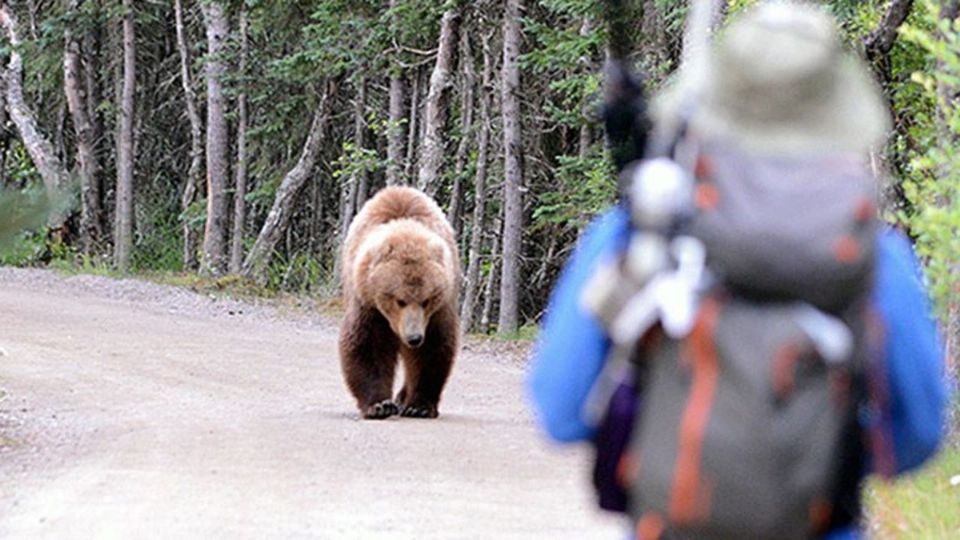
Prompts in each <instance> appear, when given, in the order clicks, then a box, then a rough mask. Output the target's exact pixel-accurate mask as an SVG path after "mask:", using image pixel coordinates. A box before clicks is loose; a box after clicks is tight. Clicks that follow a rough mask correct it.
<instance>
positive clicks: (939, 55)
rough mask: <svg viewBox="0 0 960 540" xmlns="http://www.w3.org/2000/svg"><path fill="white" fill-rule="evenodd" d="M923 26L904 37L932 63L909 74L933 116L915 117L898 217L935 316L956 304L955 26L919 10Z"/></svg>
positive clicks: (958, 155)
mask: <svg viewBox="0 0 960 540" xmlns="http://www.w3.org/2000/svg"><path fill="white" fill-rule="evenodd" d="M921 9H922V14H923V21H924V22H925V23H926V24H927V25H928V26H929V27H930V28H933V30H928V29H924V28H922V27H918V26H907V27H905V28H904V29H903V30H902V33H903V35H904V37H905V38H906V39H907V40H908V41H909V42H911V43H914V44H916V45H918V46H919V47H920V48H922V50H924V51H925V52H926V53H927V55H929V58H930V59H931V60H932V62H931V64H932V65H931V66H930V69H928V70H926V71H923V72H920V71H918V72H915V73H914V74H913V78H912V80H913V82H914V83H915V84H916V85H917V90H918V91H919V95H920V96H922V97H923V98H924V100H925V101H927V102H931V103H935V104H936V107H935V110H933V111H929V112H928V111H926V110H923V111H919V112H918V114H917V115H916V120H917V124H918V128H917V129H916V130H915V132H917V133H920V134H922V135H924V136H923V137H922V138H921V139H920V140H921V141H922V142H923V145H922V146H920V147H919V149H918V150H917V151H916V152H915V153H914V155H913V159H912V160H911V166H912V169H913V170H912V172H913V173H914V174H913V175H912V176H911V178H910V179H909V180H908V181H907V182H905V184H904V190H905V193H906V196H907V199H908V200H909V201H910V203H911V204H912V211H911V212H909V213H904V215H903V216H902V217H903V219H904V220H905V221H906V222H907V223H908V224H909V226H910V230H911V232H912V233H913V235H914V236H915V237H916V249H917V253H918V254H919V255H920V256H921V257H922V258H923V260H924V261H925V262H926V270H927V276H928V279H929V283H930V288H931V291H932V293H933V297H934V300H935V301H936V304H937V306H938V308H939V311H940V313H941V314H946V312H947V309H948V308H949V307H950V306H955V305H957V304H958V303H960V271H958V264H960V262H958V261H960V152H958V150H957V143H958V141H960V106H958V105H960V104H958V102H957V99H956V97H955V96H956V95H957V93H958V91H960V37H958V35H960V34H958V32H960V25H957V24H955V23H954V24H951V22H950V21H940V20H938V18H937V17H938V15H937V14H938V11H939V8H938V6H937V5H936V4H934V3H933V2H931V1H930V0H926V1H925V2H924V3H923V4H922V8H921Z"/></svg>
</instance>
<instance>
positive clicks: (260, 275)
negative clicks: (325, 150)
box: [240, 83, 336, 283]
mask: <svg viewBox="0 0 960 540" xmlns="http://www.w3.org/2000/svg"><path fill="white" fill-rule="evenodd" d="M333 93H336V87H335V84H334V83H331V84H329V85H327V87H326V88H325V89H324V92H323V95H322V96H321V97H320V102H319V103H318V104H317V108H316V110H315V111H314V113H313V122H312V123H311V124H310V132H309V133H308V134H307V140H306V141H305V142H304V143H303V150H302V151H301V152H300V159H299V160H298V161H297V164H296V165H294V166H293V168H292V169H290V170H289V171H288V172H287V174H286V175H284V177H283V181H281V182H280V187H279V188H277V194H276V196H275V197H274V199H273V206H272V207H271V208H270V213H269V214H267V219H266V221H265V222H264V223H263V228H261V229H260V234H259V235H257V241H256V242H255V243H254V245H253V248H252V249H251V250H250V253H249V254H248V255H247V258H246V260H244V262H243V267H242V268H241V270H240V273H241V274H242V275H243V276H244V277H247V278H251V279H254V280H256V281H257V282H259V283H263V282H264V281H265V277H266V276H265V270H266V268H267V266H268V265H269V264H270V261H271V260H272V259H273V255H274V249H275V248H276V246H277V243H278V242H279V241H280V238H281V237H282V236H283V233H284V232H285V231H286V229H287V226H288V225H289V223H290V216H291V214H292V213H293V209H294V206H295V204H296V202H297V194H298V193H300V190H301V189H302V188H303V185H304V184H305V183H306V181H307V179H308V178H310V172H311V171H312V170H313V166H314V164H315V163H316V160H317V155H318V154H319V152H320V143H321V142H322V141H323V138H324V135H325V133H326V131H327V121H328V119H329V114H330V111H329V101H330V95H331V94H333Z"/></svg>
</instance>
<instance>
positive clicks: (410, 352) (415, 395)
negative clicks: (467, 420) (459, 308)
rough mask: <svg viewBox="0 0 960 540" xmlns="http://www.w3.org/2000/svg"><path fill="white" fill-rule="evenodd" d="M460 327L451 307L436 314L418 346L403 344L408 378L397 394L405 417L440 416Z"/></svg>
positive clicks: (402, 353)
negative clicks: (444, 390) (421, 343)
mask: <svg viewBox="0 0 960 540" xmlns="http://www.w3.org/2000/svg"><path fill="white" fill-rule="evenodd" d="M458 336H459V328H458V326H457V319H456V316H455V315H453V313H452V311H450V310H449V309H446V310H443V311H442V312H439V313H436V314H434V317H433V319H431V321H430V325H429V326H428V328H427V331H426V341H425V342H424V344H423V345H421V346H420V347H418V348H416V349H411V348H408V347H403V348H402V349H401V351H400V354H401V356H402V357H403V367H404V371H405V372H406V377H405V381H404V385H403V389H402V390H400V393H399V394H397V404H398V405H399V406H400V415H401V416H410V417H415V418H436V417H437V416H438V414H439V411H438V409H437V407H438V405H439V403H440V394H441V393H442V392H443V387H444V385H445V384H446V382H447V377H449V375H450V370H451V368H452V367H453V361H454V357H455V356H456V353H457V338H458Z"/></svg>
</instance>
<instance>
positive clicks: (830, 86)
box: [653, 2, 890, 154]
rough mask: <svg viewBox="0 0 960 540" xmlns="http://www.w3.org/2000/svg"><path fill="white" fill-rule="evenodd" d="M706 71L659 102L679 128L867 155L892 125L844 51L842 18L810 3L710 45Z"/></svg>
mask: <svg viewBox="0 0 960 540" xmlns="http://www.w3.org/2000/svg"><path fill="white" fill-rule="evenodd" d="M703 64H704V65H703V66H702V68H701V70H702V73H687V74H684V73H681V75H680V78H679V80H680V82H679V83H677V84H675V85H673V87H672V88H669V89H667V90H666V91H665V92H664V93H663V94H662V95H661V96H660V97H659V98H657V99H656V100H655V101H654V103H653V111H654V115H655V117H656V119H657V120H658V121H659V122H667V123H673V122H675V121H676V120H677V118H678V117H679V114H680V111H681V105H682V104H684V103H691V104H690V105H689V108H688V113H687V115H688V122H689V128H690V129H691V130H692V131H693V132H694V133H696V134H699V135H701V136H705V137H707V138H720V139H725V140H728V141H730V142H732V143H734V144H737V145H738V146H741V147H742V148H743V149H744V150H747V151H752V152H757V153H763V154H797V153H811V152H823V151H841V152H849V151H853V152H863V151H866V150H868V149H870V148H871V147H873V146H875V145H877V144H878V143H880V142H882V140H883V138H884V136H885V134H886V133H887V131H888V130H889V127H890V119H889V114H888V112H887V107H886V103H885V101H884V99H883V96H882V94H881V93H880V91H879V88H878V87H877V85H876V83H875V82H874V81H873V79H872V77H871V75H870V72H869V71H868V70H867V68H866V66H865V65H864V63H863V62H861V61H860V60H859V59H858V58H856V57H854V56H853V55H851V54H849V53H847V52H846V51H844V49H843V46H842V44H841V43H840V39H839V36H838V34H837V26H836V22H835V21H834V19H833V18H832V17H831V16H830V15H828V14H826V13H825V12H823V11H822V10H820V9H819V8H816V7H814V6H812V5H806V4H794V3H788V2H772V3H764V4H762V5H760V6H758V7H756V8H753V9H751V10H750V11H748V12H747V13H745V14H744V15H742V16H741V17H739V18H738V19H737V20H736V21H734V22H733V23H732V24H731V25H730V26H729V28H728V29H727V30H726V31H725V32H724V33H723V35H722V36H721V38H720V39H719V41H718V42H717V43H716V44H715V45H713V46H712V47H711V48H710V51H709V52H708V53H707V57H706V58H705V61H704V62H703Z"/></svg>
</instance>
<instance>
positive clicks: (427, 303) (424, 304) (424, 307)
mask: <svg viewBox="0 0 960 540" xmlns="http://www.w3.org/2000/svg"><path fill="white" fill-rule="evenodd" d="M428 305H430V300H424V301H423V302H420V306H421V307H423V309H427V306H428Z"/></svg>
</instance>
